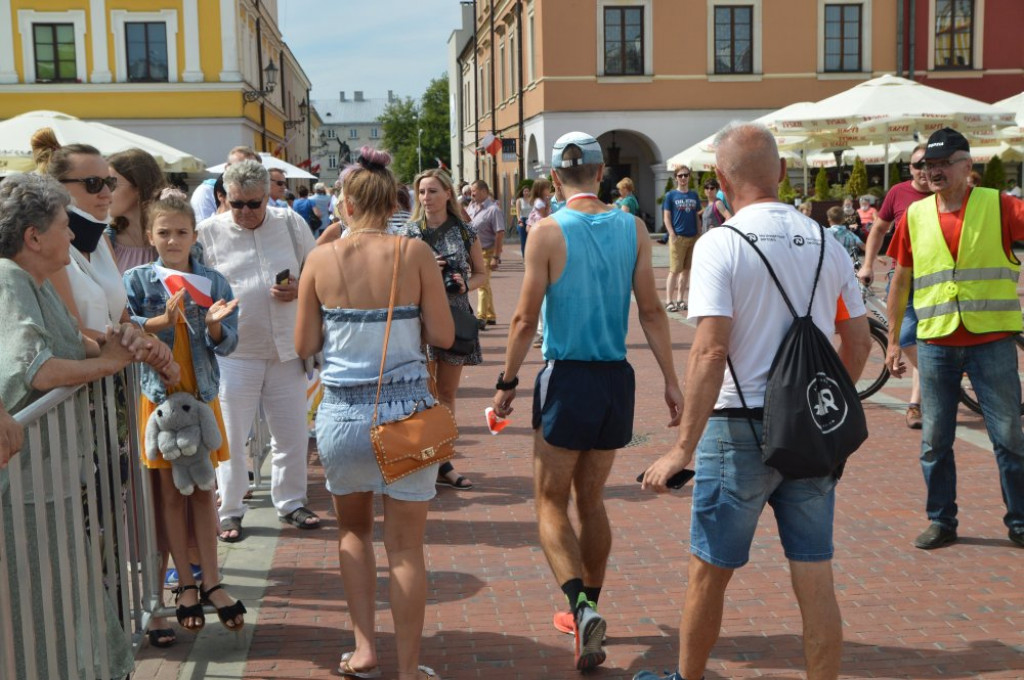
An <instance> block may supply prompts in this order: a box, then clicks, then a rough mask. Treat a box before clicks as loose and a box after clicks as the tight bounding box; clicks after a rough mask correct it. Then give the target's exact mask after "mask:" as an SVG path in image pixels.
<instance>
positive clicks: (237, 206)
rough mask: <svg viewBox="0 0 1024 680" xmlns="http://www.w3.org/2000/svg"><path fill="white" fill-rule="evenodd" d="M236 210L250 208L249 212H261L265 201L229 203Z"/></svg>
mask: <svg viewBox="0 0 1024 680" xmlns="http://www.w3.org/2000/svg"><path fill="white" fill-rule="evenodd" d="M228 205H230V206H231V207H232V208H234V209H235V210H241V209H242V208H248V209H249V210H259V208H260V206H261V205H263V199H262V198H261V199H260V200H258V201H228Z"/></svg>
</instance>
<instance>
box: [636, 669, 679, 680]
mask: <svg viewBox="0 0 1024 680" xmlns="http://www.w3.org/2000/svg"><path fill="white" fill-rule="evenodd" d="M633 680H684V678H683V676H681V675H679V673H678V672H676V673H672V674H671V675H669V672H668V671H665V673H664V675H658V674H657V673H655V672H654V671H640V672H639V673H637V674H636V675H634V676H633Z"/></svg>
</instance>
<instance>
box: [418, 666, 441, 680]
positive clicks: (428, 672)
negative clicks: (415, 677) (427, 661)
mask: <svg viewBox="0 0 1024 680" xmlns="http://www.w3.org/2000/svg"><path fill="white" fill-rule="evenodd" d="M417 670H418V671H419V672H420V673H423V675H425V676H426V677H427V680H441V676H440V675H438V674H437V673H436V672H434V669H433V668H431V667H430V666H419V667H418V668H417Z"/></svg>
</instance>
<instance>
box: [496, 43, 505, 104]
mask: <svg viewBox="0 0 1024 680" xmlns="http://www.w3.org/2000/svg"><path fill="white" fill-rule="evenodd" d="M498 56H499V60H498V101H500V102H502V101H505V41H504V40H502V41H501V43H500V44H499V47H498Z"/></svg>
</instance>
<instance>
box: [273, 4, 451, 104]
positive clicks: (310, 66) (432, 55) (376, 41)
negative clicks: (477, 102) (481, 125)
mask: <svg viewBox="0 0 1024 680" xmlns="http://www.w3.org/2000/svg"><path fill="white" fill-rule="evenodd" d="M278 18H279V22H280V27H281V32H282V33H283V34H284V39H285V42H287V43H288V45H289V46H290V47H291V49H292V52H293V53H294V54H295V56H296V58H297V59H298V60H299V63H300V64H301V65H302V68H303V69H304V70H305V71H306V75H308V76H309V79H310V80H311V81H312V83H313V99H314V100H316V99H334V98H335V97H337V96H338V92H339V91H341V90H344V91H345V92H346V93H349V97H351V96H352V95H351V92H352V91H353V90H363V91H364V92H365V93H366V97H367V98H368V99H370V98H376V97H386V96H387V93H388V90H394V91H395V94H396V95H400V96H403V97H413V98H414V99H418V98H419V97H420V95H422V94H423V91H424V90H425V89H426V87H427V84H428V83H429V82H430V80H431V79H432V78H437V77H438V76H440V75H441V74H442V73H444V72H445V70H446V69H447V62H448V56H447V55H448V37H449V36H450V35H451V33H452V31H454V30H456V29H457V28H459V25H460V22H461V9H460V5H459V2H458V0H279V2H278Z"/></svg>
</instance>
